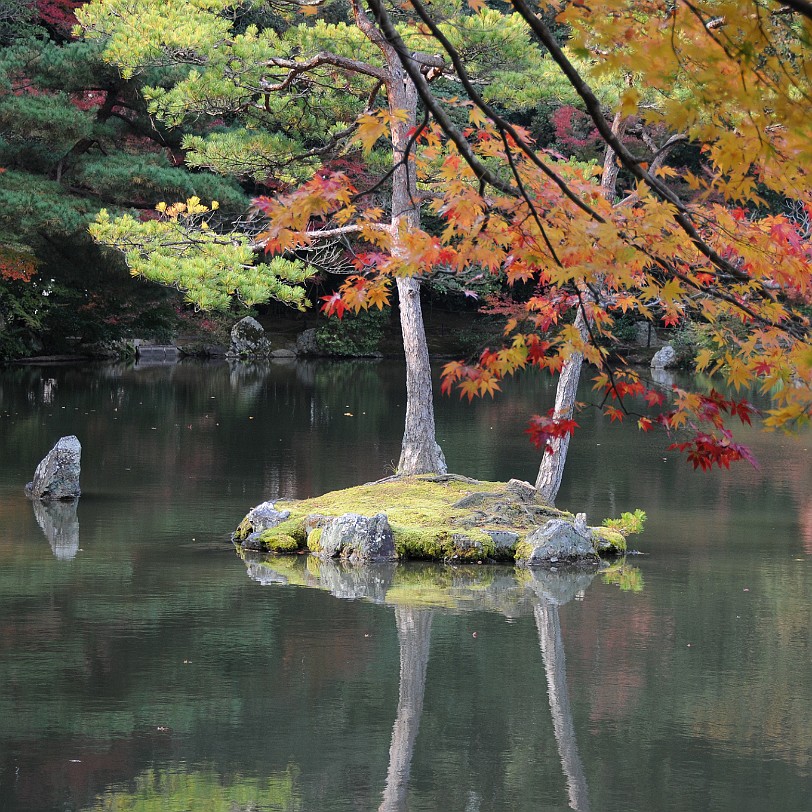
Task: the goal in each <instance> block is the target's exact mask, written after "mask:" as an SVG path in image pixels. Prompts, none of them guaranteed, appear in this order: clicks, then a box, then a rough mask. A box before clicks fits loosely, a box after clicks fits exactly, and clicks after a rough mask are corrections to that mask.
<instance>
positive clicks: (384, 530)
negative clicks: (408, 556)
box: [318, 513, 395, 561]
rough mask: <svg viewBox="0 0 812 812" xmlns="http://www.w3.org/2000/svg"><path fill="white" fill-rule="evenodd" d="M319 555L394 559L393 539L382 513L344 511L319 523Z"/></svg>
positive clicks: (358, 559)
mask: <svg viewBox="0 0 812 812" xmlns="http://www.w3.org/2000/svg"><path fill="white" fill-rule="evenodd" d="M318 555H320V556H322V557H324V558H332V557H334V556H341V557H342V558H348V559H349V560H350V561H391V560H394V559H395V539H394V537H393V536H392V529H391V528H390V527H389V520H388V519H387V518H386V515H385V514H384V513H378V514H376V515H375V516H372V517H369V516H360V515H359V514H357V513H345V514H344V515H343V516H338V517H335V518H330V519H326V520H324V521H323V523H322V527H321V536H320V537H319V550H318Z"/></svg>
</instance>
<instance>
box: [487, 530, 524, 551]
mask: <svg viewBox="0 0 812 812" xmlns="http://www.w3.org/2000/svg"><path fill="white" fill-rule="evenodd" d="M485 532H486V533H487V534H488V535H489V536H490V537H491V538H492V539H493V543H494V544H495V545H496V552H497V553H506V552H508V551H509V550H511V549H513V547H515V546H516V542H517V541H518V540H519V534H518V533H514V532H513V531H512V530H486V531H485Z"/></svg>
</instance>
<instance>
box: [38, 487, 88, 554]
mask: <svg viewBox="0 0 812 812" xmlns="http://www.w3.org/2000/svg"><path fill="white" fill-rule="evenodd" d="M78 504H79V500H78V499H69V500H62V501H61V502H41V501H40V500H39V499H34V500H33V505H34V516H35V517H36V519H37V524H38V525H39V526H40V528H41V529H42V532H43V533H45V538H47V539H48V543H49V544H50V545H51V550H53V553H54V555H55V556H56V557H57V558H58V559H59V560H60V561H70V559H72V558H73V557H74V556H75V555H76V553H77V552H78V551H79V518H78V517H77V515H76V506H77V505H78Z"/></svg>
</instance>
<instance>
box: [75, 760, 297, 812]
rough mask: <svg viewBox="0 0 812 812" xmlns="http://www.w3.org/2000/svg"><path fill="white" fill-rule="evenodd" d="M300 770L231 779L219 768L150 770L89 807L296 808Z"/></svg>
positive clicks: (120, 810) (141, 810) (101, 810)
mask: <svg viewBox="0 0 812 812" xmlns="http://www.w3.org/2000/svg"><path fill="white" fill-rule="evenodd" d="M297 778H298V770H297V769H296V768H295V767H293V766H291V767H288V769H287V770H286V771H285V772H284V773H276V774H271V775H270V776H269V777H268V778H267V779H259V778H246V777H243V776H241V775H239V774H238V775H235V776H233V777H232V778H230V779H229V780H228V781H227V782H226V781H223V780H221V778H220V777H219V776H218V775H216V774H215V773H214V772H201V771H196V772H185V771H182V770H171V771H165V772H164V771H160V770H147V771H145V772H143V773H141V775H139V776H137V777H136V779H135V781H134V782H133V786H132V787H128V788H127V789H124V788H114V789H111V790H110V791H109V792H107V793H105V794H104V795H103V796H101V797H100V798H98V799H97V800H96V803H94V804H93V806H91V807H89V808H88V812H90V811H91V810H92V812H186V811H187V810H191V809H193V810H195V812H242V810H245V812H248V810H252V809H268V810H279V812H296V810H299V809H301V808H302V807H301V803H300V801H299V798H298V795H297V792H296V782H297Z"/></svg>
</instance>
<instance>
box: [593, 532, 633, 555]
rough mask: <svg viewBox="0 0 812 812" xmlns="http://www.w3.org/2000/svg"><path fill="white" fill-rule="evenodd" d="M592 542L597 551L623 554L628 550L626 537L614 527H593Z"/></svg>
mask: <svg viewBox="0 0 812 812" xmlns="http://www.w3.org/2000/svg"><path fill="white" fill-rule="evenodd" d="M592 544H593V546H594V547H595V551H596V552H597V553H602V554H604V555H606V554H609V555H622V554H623V553H625V552H626V537H625V536H624V535H623V533H621V532H620V530H615V529H614V528H613V527H593V528H592Z"/></svg>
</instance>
